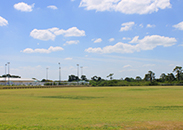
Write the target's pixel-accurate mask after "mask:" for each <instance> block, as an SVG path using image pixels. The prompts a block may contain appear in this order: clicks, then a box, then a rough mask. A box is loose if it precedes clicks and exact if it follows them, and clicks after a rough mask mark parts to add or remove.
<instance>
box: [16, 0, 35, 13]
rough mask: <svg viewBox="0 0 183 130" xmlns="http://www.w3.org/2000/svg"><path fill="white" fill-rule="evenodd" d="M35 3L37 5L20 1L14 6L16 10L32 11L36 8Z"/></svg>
mask: <svg viewBox="0 0 183 130" xmlns="http://www.w3.org/2000/svg"><path fill="white" fill-rule="evenodd" d="M34 5H35V4H32V5H28V4H26V3H24V2H20V3H18V4H15V5H14V8H15V9H16V10H20V11H22V12H31V11H32V9H33V8H34Z"/></svg>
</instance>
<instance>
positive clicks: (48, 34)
mask: <svg viewBox="0 0 183 130" xmlns="http://www.w3.org/2000/svg"><path fill="white" fill-rule="evenodd" d="M57 35H64V36H65V37H81V36H85V31H84V30H79V29H78V28H77V27H72V28H69V29H68V30H63V29H59V28H56V27H54V28H50V29H45V30H38V29H34V30H32V31H31V33H30V36H31V37H33V38H35V39H39V40H43V41H48V40H55V37H56V36H57Z"/></svg>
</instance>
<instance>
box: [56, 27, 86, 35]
mask: <svg viewBox="0 0 183 130" xmlns="http://www.w3.org/2000/svg"><path fill="white" fill-rule="evenodd" d="M54 34H55V35H64V36H65V37H81V36H86V35H85V31H84V30H79V29H78V28H77V27H72V28H69V29H68V30H63V29H61V30H57V31H54Z"/></svg>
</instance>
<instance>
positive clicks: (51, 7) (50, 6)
mask: <svg viewBox="0 0 183 130" xmlns="http://www.w3.org/2000/svg"><path fill="white" fill-rule="evenodd" d="M47 8H49V9H53V10H56V9H58V8H57V7H56V6H55V5H49V6H47Z"/></svg>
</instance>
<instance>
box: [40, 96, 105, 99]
mask: <svg viewBox="0 0 183 130" xmlns="http://www.w3.org/2000/svg"><path fill="white" fill-rule="evenodd" d="M41 98H55V99H75V100H91V99H98V98H103V97H89V96H42V97H41Z"/></svg>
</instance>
